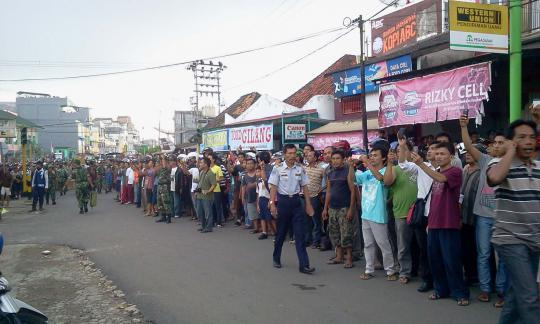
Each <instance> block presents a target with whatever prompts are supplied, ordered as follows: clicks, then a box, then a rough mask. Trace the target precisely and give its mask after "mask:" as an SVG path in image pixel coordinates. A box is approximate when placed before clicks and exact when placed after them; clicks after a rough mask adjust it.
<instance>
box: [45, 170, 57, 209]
mask: <svg viewBox="0 0 540 324" xmlns="http://www.w3.org/2000/svg"><path fill="white" fill-rule="evenodd" d="M47 175H48V177H49V188H48V189H47V192H46V193H45V203H46V204H47V205H48V204H49V199H50V200H51V201H52V204H53V205H56V190H58V173H57V172H56V168H55V167H54V164H51V165H50V166H48V167H47Z"/></svg>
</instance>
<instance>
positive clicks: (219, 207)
mask: <svg viewBox="0 0 540 324" xmlns="http://www.w3.org/2000/svg"><path fill="white" fill-rule="evenodd" d="M212 210H213V215H214V222H215V223H216V224H217V225H222V224H223V222H224V219H223V193H222V192H214V201H213V203H212Z"/></svg>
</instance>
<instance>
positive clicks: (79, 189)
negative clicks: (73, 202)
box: [75, 183, 90, 208]
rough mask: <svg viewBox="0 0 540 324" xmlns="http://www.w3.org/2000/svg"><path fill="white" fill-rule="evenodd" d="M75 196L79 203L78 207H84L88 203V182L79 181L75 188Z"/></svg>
mask: <svg viewBox="0 0 540 324" xmlns="http://www.w3.org/2000/svg"><path fill="white" fill-rule="evenodd" d="M75 196H76V197H77V202H78V203H79V208H84V206H86V205H87V204H88V200H89V199H90V190H89V189H88V183H79V184H77V186H76V189H75Z"/></svg>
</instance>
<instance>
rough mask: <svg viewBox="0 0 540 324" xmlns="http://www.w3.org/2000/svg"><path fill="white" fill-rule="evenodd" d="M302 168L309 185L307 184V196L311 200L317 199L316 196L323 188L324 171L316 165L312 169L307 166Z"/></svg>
mask: <svg viewBox="0 0 540 324" xmlns="http://www.w3.org/2000/svg"><path fill="white" fill-rule="evenodd" d="M304 168H305V169H306V174H307V176H308V179H309V183H308V191H309V196H310V197H311V198H313V197H317V195H318V194H319V192H320V191H321V189H322V186H323V181H324V178H325V174H324V171H325V169H323V168H322V167H321V166H320V164H318V163H317V164H315V166H313V167H312V166H309V165H308V166H305V167H304Z"/></svg>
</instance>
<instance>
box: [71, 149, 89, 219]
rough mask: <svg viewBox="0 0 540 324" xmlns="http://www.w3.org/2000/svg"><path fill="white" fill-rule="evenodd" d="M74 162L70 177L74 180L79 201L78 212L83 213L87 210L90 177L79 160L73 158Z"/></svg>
mask: <svg viewBox="0 0 540 324" xmlns="http://www.w3.org/2000/svg"><path fill="white" fill-rule="evenodd" d="M74 163H75V167H74V168H73V173H72V178H73V179H74V180H75V195H76V196H77V202H78V203H79V209H80V210H79V214H84V213H85V212H86V213H87V212H88V199H89V198H90V190H89V188H88V187H89V183H88V182H89V181H90V179H89V176H88V172H86V169H85V168H83V167H82V166H81V161H80V160H75V161H74Z"/></svg>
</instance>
